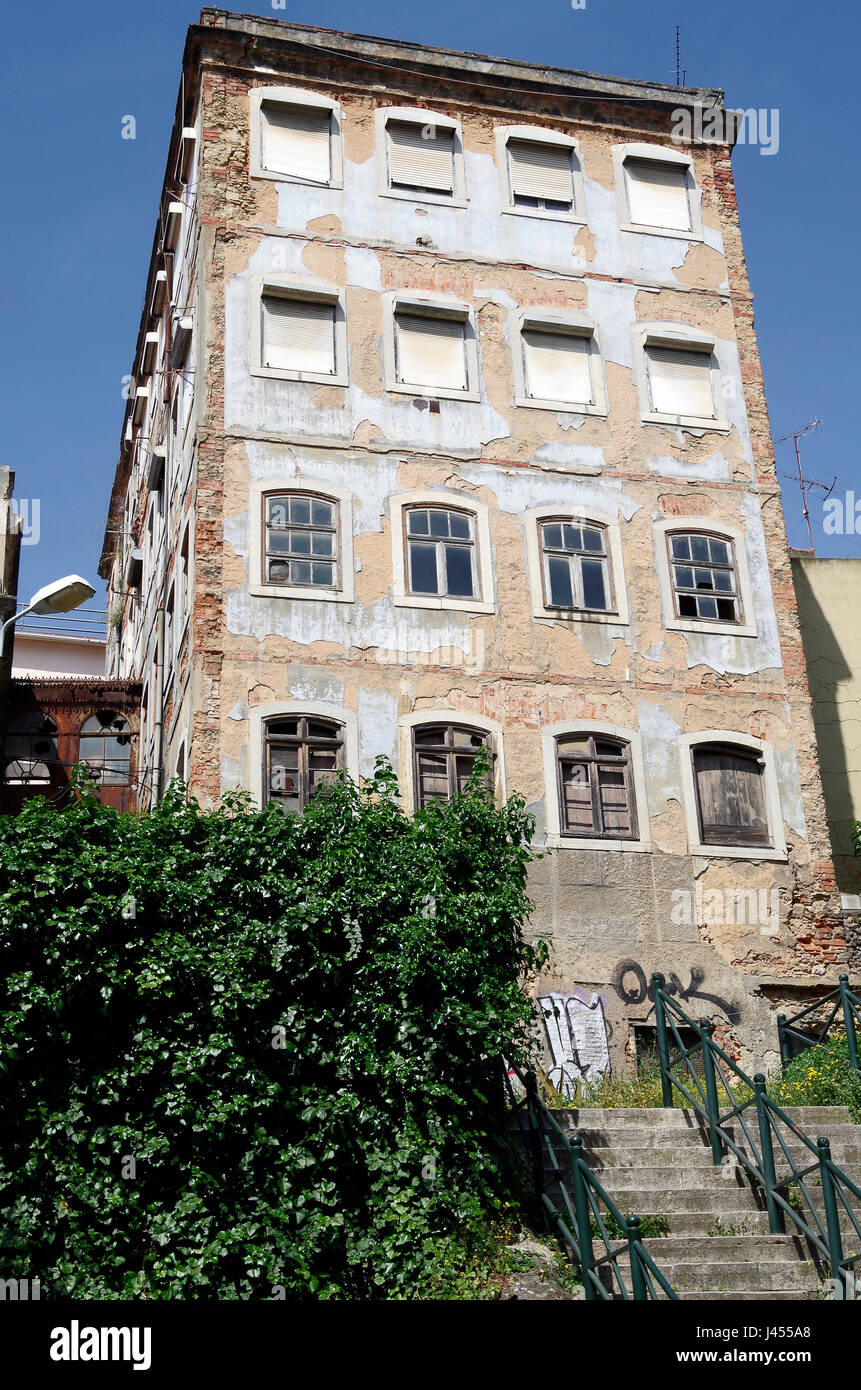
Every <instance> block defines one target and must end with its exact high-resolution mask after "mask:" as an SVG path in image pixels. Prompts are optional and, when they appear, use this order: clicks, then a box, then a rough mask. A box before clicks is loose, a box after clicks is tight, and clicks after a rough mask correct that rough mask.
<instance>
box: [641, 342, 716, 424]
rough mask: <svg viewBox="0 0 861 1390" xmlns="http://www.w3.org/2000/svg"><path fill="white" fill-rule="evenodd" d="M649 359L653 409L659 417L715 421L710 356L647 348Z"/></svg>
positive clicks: (660, 348)
mask: <svg viewBox="0 0 861 1390" xmlns="http://www.w3.org/2000/svg"><path fill="white" fill-rule="evenodd" d="M646 359H647V362H648V370H649V390H650V392H651V397H652V408H653V409H654V410H655V411H657V412H658V414H660V415H694V416H697V417H698V418H699V419H713V418H714V413H715V407H714V397H713V396H712V381H711V370H710V366H711V358H710V355H709V353H707V352H690V351H685V350H684V349H681V348H662V347H647V349H646Z"/></svg>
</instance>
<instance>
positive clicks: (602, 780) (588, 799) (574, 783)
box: [556, 734, 637, 840]
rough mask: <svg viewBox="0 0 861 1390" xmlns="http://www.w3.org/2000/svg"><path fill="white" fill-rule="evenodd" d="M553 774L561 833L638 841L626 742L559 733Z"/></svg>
mask: <svg viewBox="0 0 861 1390" xmlns="http://www.w3.org/2000/svg"><path fill="white" fill-rule="evenodd" d="M556 775H557V779H558V789H559V821H560V828H561V831H562V834H563V835H574V836H577V837H578V838H590V839H592V838H594V839H601V840H636V839H637V810H636V805H635V802H634V785H633V778H632V775H631V745H630V744H629V743H626V742H624V741H623V740H622V739H614V738H605V737H604V736H603V735H601V734H560V736H559V737H558V738H557V739H556Z"/></svg>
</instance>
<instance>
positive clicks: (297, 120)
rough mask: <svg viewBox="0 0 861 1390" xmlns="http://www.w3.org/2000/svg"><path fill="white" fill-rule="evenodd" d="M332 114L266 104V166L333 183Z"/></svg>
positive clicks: (264, 121)
mask: <svg viewBox="0 0 861 1390" xmlns="http://www.w3.org/2000/svg"><path fill="white" fill-rule="evenodd" d="M330 128H331V116H330V114H329V112H328V111H314V110H308V109H307V108H306V107H298V106H285V105H282V103H281V102H272V101H270V102H264V104H263V167H264V168H265V169H270V170H271V171H272V172H273V173H277V174H290V175H291V176H292V177H293V178H296V179H302V180H304V181H306V182H308V183H329V181H330V179H331V176H332V168H331V151H330V138H329V136H330Z"/></svg>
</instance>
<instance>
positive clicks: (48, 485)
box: [0, 0, 861, 606]
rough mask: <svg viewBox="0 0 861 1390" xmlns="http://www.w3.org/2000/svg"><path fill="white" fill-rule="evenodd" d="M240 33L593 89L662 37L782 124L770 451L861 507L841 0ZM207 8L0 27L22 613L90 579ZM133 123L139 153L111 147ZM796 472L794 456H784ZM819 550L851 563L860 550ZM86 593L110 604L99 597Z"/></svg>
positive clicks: (770, 325)
mask: <svg viewBox="0 0 861 1390" xmlns="http://www.w3.org/2000/svg"><path fill="white" fill-rule="evenodd" d="M242 8H243V10H244V11H245V12H247V13H257V14H261V15H269V16H270V17H274V18H276V19H277V18H280V19H284V18H288V19H292V20H294V21H296V22H298V23H307V24H315V25H320V26H325V27H328V28H335V29H347V30H351V31H354V32H359V33H365V34H376V35H380V36H383V37H391V38H402V39H408V40H414V41H416V42H419V43H425V44H439V45H440V46H441V47H446V48H461V49H466V50H470V51H473V52H483V53H491V54H496V55H499V56H502V57H513V58H523V59H527V60H529V61H532V62H536V63H541V62H548V63H553V64H556V65H560V66H565V67H571V68H578V69H583V70H586V71H590V72H601V73H610V74H613V75H617V76H622V77H640V78H650V79H653V80H656V81H664V82H672V81H674V78H675V25H676V24H677V23H678V24H680V25H681V39H682V65H683V67H684V68H685V69H686V74H687V81H688V83H689V84H694V85H701V86H715V87H723V88H724V90H725V91H726V94H727V101H728V103H729V104H730V105H733V106H736V107H743V108H748V107H755V108H757V109H759V108H763V109H765V110H768V111H770V110H771V109H772V108H776V109H777V110H778V111H779V121H780V126H779V134H780V142H779V150H778V152H777V153H776V154H773V155H762V154H760V153H759V151H758V150H757V149H756V148H753V147H747V146H743V147H739V148H737V150H736V153H735V155H734V160H733V162H734V168H735V177H736V183H737V187H738V193H739V205H740V210H741V223H742V233H743V236H744V243H745V249H746V254H747V260H748V269H749V273H750V278H751V283H752V286H753V291H754V295H755V303H756V315H757V330H758V334H759V344H760V350H761V353H762V359H763V366H764V371H765V383H766V390H767V395H768V403H769V409H770V412H771V420H772V428H773V431H774V434H775V436H778V437H779V436H780V435H782V434H785V433H787V431H789V430H791V429H795V428H797V427H798V426H800V425H802V424H804V423H805V422H806V421H807V420H808V419H809V418H810V417H811V416H818V417H819V418H821V420H822V422H823V423H822V425H821V427H820V428H819V429H818V430H817V431H816V433H814V434H812V435H810V436H808V437H807V438H806V439H803V440H802V441H801V448H802V458H803V463H804V468H805V472H806V474H807V475H808V476H810V477H812V478H818V479H824V480H826V481H827V482H828V483H830V482H831V480H832V478H833V477H834V476H835V474H836V475H837V477H838V482H837V485H836V489H835V493H836V495H839V496H840V497H843V496H845V494H846V492H847V490H848V489H850V488H852V487H855V488H856V489H857V492H858V497H859V501H861V469H859V466H858V440H857V435H856V422H857V415H858V404H857V402H858V399H859V392H858V388H857V383H856V374H857V371H858V366H857V364H858V358H859V351H858V324H859V317H860V316H859V307H861V306H859V298H861V296H859V269H858V232H857V228H858V225H859V214H861V207H859V202H861V192H859V181H858V179H857V177H856V175H855V156H854V146H855V140H856V131H857V122H856V119H855V116H856V112H855V107H854V93H855V92H856V90H857V66H858V60H859V55H861V6H857V4H854V3H850V0H821V3H819V4H818V5H816V6H815V7H814V6H811V5H810V4H809V3H802V2H801V0H780V2H779V3H778V0H749V2H748V4H747V5H745V6H739V5H730V4H724V5H704V4H698V5H690V4H689V5H684V4H682V3H681V0H674V3H669V0H649V3H645V2H644V0H586V5H585V8H583V9H576V10H575V9H573V8H572V5H571V0H530V3H529V4H523V3H514V2H513V0H494V3H492V4H491V3H489V0H473V3H472V4H471V5H468V6H467V5H463V4H462V3H457V4H455V3H452V0H437V3H435V4H433V5H413V6H405V5H404V4H403V3H402V0H371V3H369V4H366V5H365V6H363V7H361V8H359V7H357V6H355V5H349V4H347V3H345V2H344V0H314V3H313V4H311V3H310V0H297V3H296V5H295V6H293V5H292V4H291V0H288V8H287V9H285V10H281V9H277V10H275V9H273V8H272V7H271V5H270V4H269V3H263V0H245V3H244V4H243V6H242ZM198 18H199V7H196V6H195V5H193V4H186V3H177V0H148V3H147V4H146V5H145V6H142V5H122V4H117V3H116V0H111V3H108V0H92V2H91V3H89V4H87V3H82V4H77V5H71V4H68V3H58V2H57V0H47V3H42V4H40V5H39V7H38V8H36V9H34V8H27V7H25V6H21V5H19V6H16V7H14V8H7V10H6V13H5V17H4V19H3V26H2V32H3V38H4V40H5V42H4V52H5V54H6V55H7V59H6V62H5V63H4V73H3V78H2V86H0V120H2V127H0V128H2V131H3V141H4V146H5V161H6V165H7V171H6V178H5V187H6V190H7V210H6V216H5V217H4V219H3V233H2V235H3V240H4V242H5V255H4V264H5V266H6V274H5V275H4V277H3V280H2V288H0V296H2V298H0V310H2V322H3V325H4V327H5V333H4V334H3V337H2V343H0V383H2V391H3V395H2V423H3V429H2V440H0V463H4V464H8V465H9V466H10V467H11V468H13V469H14V471H15V473H16V475H17V481H16V494H17V496H18V497H20V498H38V499H39V500H40V535H41V538H40V541H39V544H38V545H27V546H25V547H24V548H23V549H22V566H21V594H22V595H26V594H29V593H30V592H32V590H33V589H35V588H37V587H38V586H39V585H40V584H43V583H46V582H47V581H48V580H50V579H52V578H55V577H57V576H59V575H60V574H64V573H67V572H69V571H77V572H78V573H80V574H83V575H85V576H86V577H87V578H89V579H90V580H91V581H93V582H97V581H96V565H97V563H98V556H99V552H100V548H101V540H102V535H103V530H104V524H105V514H106V510H107V503H108V496H109V489H110V485H111V480H112V477H113V472H114V466H115V463H116V458H117V452H118V447H119V435H120V424H121V419H122V412H123V400H122V395H121V391H122V378H123V374H124V373H127V372H129V371H130V370H131V356H132V352H133V349H134V344H135V337H136V333H137V326H138V320H139V316H140V309H141V300H142V295H143V288H144V277H145V274H146V268H147V259H148V255H149V250H150V246H151V242H152V234H153V227H154V223H155V215H156V208H157V203H158V197H159V191H160V188H161V180H162V174H163V170H164V163H165V157H166V150H167V142H168V138H169V135H170V130H171V125H172V120H173V113H174V107H175V102H176V94H177V89H178V83H179V72H180V62H181V57H182V49H183V43H184V37H185V31H186V28H187V26H188V25H189V24H191V23H194V22H196V21H197V20H198ZM127 115H133V116H134V117H135V122H136V139H135V140H124V139H122V138H121V130H122V122H123V117H124V116H127ZM778 468H779V471H780V472H781V473H791V472H793V471H794V468H795V456H794V452H793V449H792V444H791V442H789V443H786V444H782V445H780V446H778ZM782 482H783V487H784V502H785V508H786V513H787V521H788V528H789V536H790V542H791V543H794V544H797V545H806V544H807V533H806V529H805V527H804V523H803V520H802V516H801V508H800V502H799V496H798V487H797V484H793V483H792V482H791V481H788V480H786V479H783V480H782ZM821 497H822V494H821V492H816V491H814V492H813V494H812V499H813V500H812V505H811V517H812V520H813V524H814V541H815V544H816V549H817V553H819V554H823V555H841V554H842V555H853V554H854V555H859V554H861V522H859V534H858V535H854V534H849V535H843V536H840V535H825V534H824V533H823V529H822V517H823V513H822V505H821ZM97 584H98V600H94V606H95V603H96V602H99V601H101V602H102V603H103V595H104V586H103V585H102V584H101V582H100V581H98V582H97Z"/></svg>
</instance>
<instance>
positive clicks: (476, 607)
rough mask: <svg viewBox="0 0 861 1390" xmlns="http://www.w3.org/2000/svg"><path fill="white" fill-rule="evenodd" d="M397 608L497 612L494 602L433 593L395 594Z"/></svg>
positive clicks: (394, 599) (394, 603)
mask: <svg viewBox="0 0 861 1390" xmlns="http://www.w3.org/2000/svg"><path fill="white" fill-rule="evenodd" d="M392 603H393V605H394V607H395V608H428V609H432V610H433V611H434V612H437V613H439V612H443V613H445V612H455V613H495V612H496V608H495V606H494V605H493V604H492V603H487V602H486V601H485V600H483V599H477V598H448V597H447V596H445V597H438V596H434V595H432V594H395V596H394V597H393V599H392Z"/></svg>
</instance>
